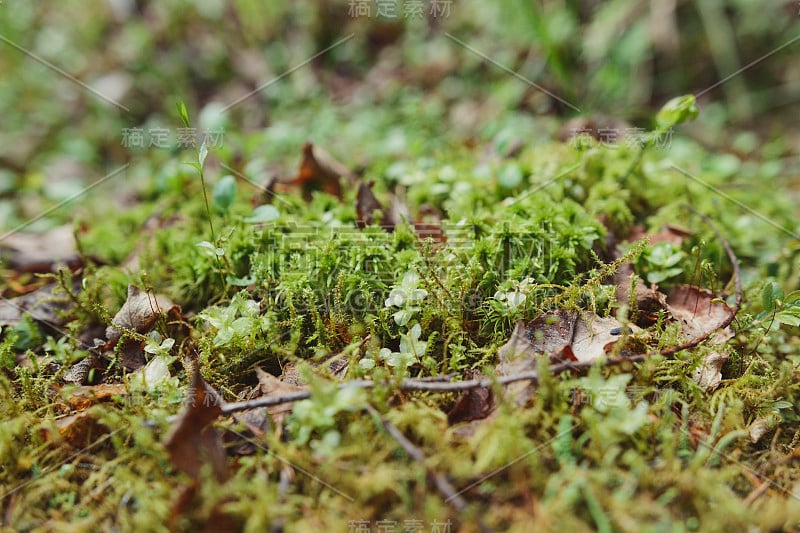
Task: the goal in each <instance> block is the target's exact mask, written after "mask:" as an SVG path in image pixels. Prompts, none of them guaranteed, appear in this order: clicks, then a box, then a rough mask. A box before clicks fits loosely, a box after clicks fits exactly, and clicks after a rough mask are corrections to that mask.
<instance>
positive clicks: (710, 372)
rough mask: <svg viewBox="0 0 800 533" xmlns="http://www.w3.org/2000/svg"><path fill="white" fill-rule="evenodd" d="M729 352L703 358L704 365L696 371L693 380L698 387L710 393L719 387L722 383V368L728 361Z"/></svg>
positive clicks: (711, 354)
mask: <svg viewBox="0 0 800 533" xmlns="http://www.w3.org/2000/svg"><path fill="white" fill-rule="evenodd" d="M728 357H729V354H728V353H727V352H711V353H709V354H708V355H706V356H705V357H704V358H703V363H702V364H701V365H700V367H699V368H698V369H697V370H695V371H694V375H693V376H692V378H693V379H694V380H695V381H696V382H697V384H698V385H700V386H701V387H703V388H704V389H706V390H708V391H712V390H714V389H716V388H717V387H719V384H720V383H722V367H723V365H725V361H727V360H728Z"/></svg>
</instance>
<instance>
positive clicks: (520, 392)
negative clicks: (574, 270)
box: [497, 309, 639, 405]
mask: <svg viewBox="0 0 800 533" xmlns="http://www.w3.org/2000/svg"><path fill="white" fill-rule="evenodd" d="M622 327H623V325H622V323H620V322H619V321H618V320H617V319H615V318H611V317H606V318H601V317H599V316H597V315H595V314H591V313H584V314H579V313H577V312H570V311H564V310H561V309H559V310H556V311H550V312H548V313H545V314H543V315H541V316H539V317H538V318H536V319H535V320H532V321H531V322H529V323H528V324H525V322H523V321H519V322H517V325H516V327H515V328H514V331H513V332H512V333H511V337H510V338H509V340H508V342H506V343H505V344H504V345H503V346H501V347H500V350H499V351H498V356H499V358H500V364H499V365H498V368H497V370H498V373H499V374H501V375H504V376H513V375H517V374H520V373H523V372H530V371H534V370H536V364H537V361H536V356H537V355H540V354H544V355H547V356H548V358H549V361H550V363H558V362H564V361H565V360H575V361H578V362H589V361H596V360H598V359H600V358H601V357H603V356H605V355H606V354H608V353H610V352H611V351H612V350H613V349H614V346H615V345H616V344H617V343H618V342H620V340H621V339H622V338H623V337H622V336H621V335H620V332H621V330H622ZM628 327H629V328H631V332H632V333H634V332H636V331H639V328H638V327H636V326H634V325H630V326H628ZM625 353H626V351H625V350H624V349H623V350H622V351H621V355H625ZM506 390H507V391H508V393H509V394H510V395H511V397H512V398H514V399H515V401H516V402H517V404H518V405H524V404H525V403H527V401H528V400H529V399H530V397H531V396H532V394H533V387H532V386H531V385H530V384H529V383H528V382H517V383H511V384H510V385H509V386H508V387H507V388H506Z"/></svg>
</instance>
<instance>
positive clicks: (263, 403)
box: [222, 354, 657, 415]
mask: <svg viewBox="0 0 800 533" xmlns="http://www.w3.org/2000/svg"><path fill="white" fill-rule="evenodd" d="M651 355H657V354H640V355H633V356H630V357H615V358H611V359H606V360H605V361H604V364H605V365H607V366H615V365H620V364H624V363H638V362H641V361H643V360H644V359H646V358H648V357H650V356H651ZM597 363H598V361H567V362H565V363H559V364H557V365H553V366H551V367H550V372H552V373H553V374H554V375H558V374H563V373H564V372H569V371H572V370H580V369H583V368H590V367H592V366H594V365H596V364H597ZM517 381H530V382H532V383H533V384H537V383H538V382H539V373H538V372H537V371H535V370H531V371H528V372H520V373H518V374H514V375H513V376H501V377H499V378H497V379H494V380H493V379H489V378H479V379H468V380H466V381H431V379H430V378H423V379H404V380H403V381H401V382H400V384H399V386H398V387H397V388H398V390H402V391H406V392H461V391H465V390H471V389H481V388H489V387H491V386H492V385H493V384H494V383H497V384H499V385H508V384H509V383H516V382H517ZM393 383H394V382H392V381H390V380H387V381H371V380H364V379H361V380H353V381H348V382H345V383H342V384H340V385H339V388H340V389H344V388H347V387H355V388H358V389H372V388H375V387H377V386H381V385H383V386H386V387H390V386H392V384H393ZM309 398H311V391H310V390H307V391H299V392H292V393H290V394H284V395H280V396H268V397H266V398H256V399H255V400H247V401H243V402H233V403H225V404H224V405H222V414H224V415H227V414H231V413H236V412H238V411H245V410H247V409H255V408H258V407H273V406H275V405H281V404H284V403H291V402H297V401H300V400H307V399H309Z"/></svg>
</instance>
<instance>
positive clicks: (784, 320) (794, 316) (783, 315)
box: [775, 311, 800, 327]
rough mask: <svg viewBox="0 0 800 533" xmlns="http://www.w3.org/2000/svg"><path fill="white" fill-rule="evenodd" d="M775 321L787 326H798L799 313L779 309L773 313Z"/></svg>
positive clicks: (799, 321) (799, 324)
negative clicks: (779, 310) (778, 311)
mask: <svg viewBox="0 0 800 533" xmlns="http://www.w3.org/2000/svg"><path fill="white" fill-rule="evenodd" d="M775 322H778V323H780V324H786V325H788V326H794V327H797V326H800V314H798V313H793V312H791V311H781V312H780V313H776V314H775Z"/></svg>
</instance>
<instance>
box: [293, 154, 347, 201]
mask: <svg viewBox="0 0 800 533" xmlns="http://www.w3.org/2000/svg"><path fill="white" fill-rule="evenodd" d="M343 177H345V178H348V179H350V180H352V178H353V173H352V172H351V171H350V169H348V168H347V167H346V166H345V165H344V164H342V163H340V162H339V161H337V160H336V159H334V158H333V157H332V156H331V155H330V154H328V153H327V152H326V151H324V150H322V149H321V148H318V147H316V146H314V145H313V144H311V143H308V142H307V143H305V144H304V145H303V160H302V161H301V162H300V168H299V169H298V171H297V175H296V176H295V177H294V179H293V180H292V183H293V184H294V185H298V186H300V187H301V189H302V191H303V198H305V199H306V200H310V199H311V192H312V191H323V192H325V193H328V194H331V195H333V196H336V197H337V198H339V199H341V198H342V184H341V178H343Z"/></svg>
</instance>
